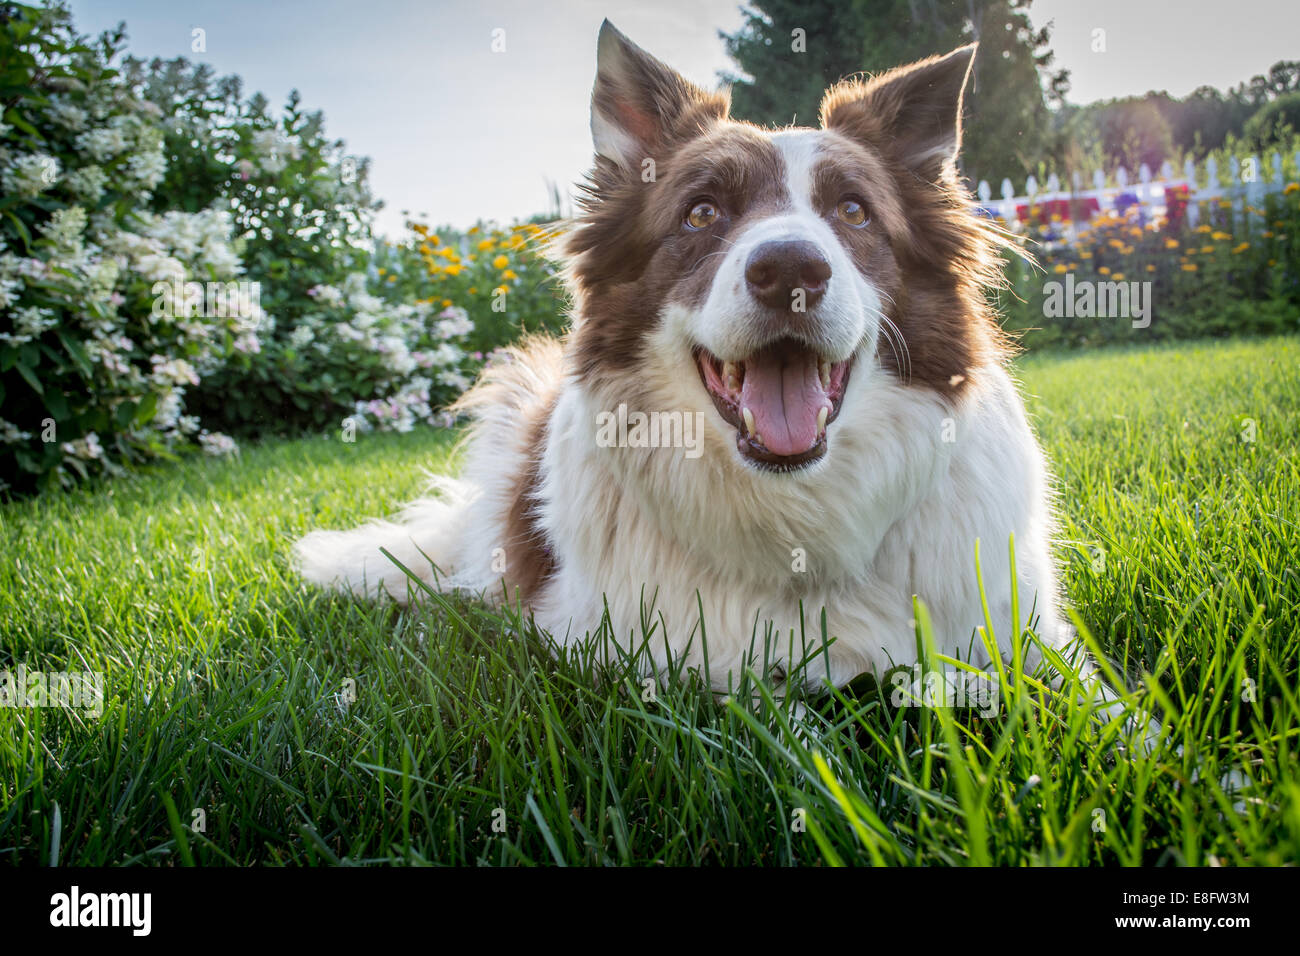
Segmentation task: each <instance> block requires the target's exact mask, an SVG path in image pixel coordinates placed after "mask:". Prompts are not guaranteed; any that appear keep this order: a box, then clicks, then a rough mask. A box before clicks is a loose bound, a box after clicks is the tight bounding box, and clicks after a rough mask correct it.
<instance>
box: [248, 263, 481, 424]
mask: <svg viewBox="0 0 1300 956" xmlns="http://www.w3.org/2000/svg"><path fill="white" fill-rule="evenodd" d="M307 298H308V300H309V302H310V303H311V308H310V311H307V312H305V313H304V314H303V315H302V316H300V318H299V319H298V322H297V324H296V325H295V326H294V328H293V330H292V331H291V332H289V334H288V335H287V336H285V337H284V338H276V339H274V340H272V341H270V342H268V343H267V344H266V347H265V348H264V350H263V351H262V353H260V354H259V355H257V356H251V357H248V358H247V359H246V360H245V361H246V362H247V364H248V365H249V366H250V370H251V371H250V374H251V376H252V377H254V378H258V379H265V380H272V379H274V380H276V381H291V382H294V383H295V388H294V390H293V394H292V401H293V402H294V404H295V405H296V406H297V408H298V409H299V410H300V411H301V413H302V414H303V415H304V416H306V417H308V418H309V419H311V421H312V423H313V424H314V425H315V426H317V427H320V428H338V427H340V426H341V425H342V424H343V422H344V421H346V420H348V419H351V421H352V423H353V424H354V426H355V427H356V429H357V430H360V431H370V430H380V431H409V430H410V429H411V428H413V427H414V426H415V425H416V424H419V423H429V424H436V423H437V422H438V421H439V414H438V409H439V408H440V407H442V406H443V405H445V404H447V403H448V402H449V401H451V400H452V399H454V398H455V397H456V396H457V395H459V394H460V393H461V392H462V391H464V390H465V389H466V388H468V387H469V385H470V378H469V374H468V371H467V369H468V362H469V360H468V358H467V356H466V353H465V350H464V344H465V342H466V339H467V337H468V336H469V334H470V333H471V332H472V331H473V329H474V325H473V323H472V322H471V321H470V320H469V317H468V316H467V315H466V314H465V310H464V309H460V308H454V307H451V308H444V309H441V310H438V309H436V308H435V307H434V306H433V305H432V304H431V303H428V302H417V303H394V302H389V301H386V300H385V299H383V298H381V297H379V296H377V295H375V294H373V293H372V292H371V291H370V290H369V288H368V283H367V279H366V276H365V275H364V274H363V273H353V274H352V275H350V276H348V277H347V278H346V279H345V280H344V281H343V282H342V283H341V285H339V286H333V285H318V286H313V287H312V288H310V289H308V290H307ZM227 401H229V402H231V403H232V404H234V405H236V406H239V405H240V404H241V403H244V402H248V403H249V404H250V406H251V403H252V401H253V400H252V399H249V398H245V397H244V396H241V395H238V394H234V395H230V396H228V397H227ZM235 412H236V413H237V414H238V415H239V416H240V417H249V416H252V415H253V414H255V412H256V409H255V408H253V407H249V408H247V409H241V408H239V407H236V408H235Z"/></svg>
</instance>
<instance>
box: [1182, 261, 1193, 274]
mask: <svg viewBox="0 0 1300 956" xmlns="http://www.w3.org/2000/svg"><path fill="white" fill-rule="evenodd" d="M1183 271H1184V272H1195V271H1196V263H1195V262H1184V263H1183Z"/></svg>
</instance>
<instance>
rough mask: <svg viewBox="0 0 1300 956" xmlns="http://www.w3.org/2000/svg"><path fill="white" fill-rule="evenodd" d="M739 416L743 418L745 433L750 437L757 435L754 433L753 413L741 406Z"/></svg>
mask: <svg viewBox="0 0 1300 956" xmlns="http://www.w3.org/2000/svg"><path fill="white" fill-rule="evenodd" d="M740 417H741V418H743V419H745V434H746V435H749V436H751V437H757V436H755V435H754V413H753V412H751V411H750V410H749V409H748V408H742V409H741V410H740Z"/></svg>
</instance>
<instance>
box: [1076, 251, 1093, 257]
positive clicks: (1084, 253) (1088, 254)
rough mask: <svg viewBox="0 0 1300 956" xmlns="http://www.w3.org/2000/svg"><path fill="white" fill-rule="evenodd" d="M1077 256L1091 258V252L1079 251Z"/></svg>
mask: <svg viewBox="0 0 1300 956" xmlns="http://www.w3.org/2000/svg"><path fill="white" fill-rule="evenodd" d="M1079 258H1080V259H1091V258H1092V253H1091V252H1081V253H1079Z"/></svg>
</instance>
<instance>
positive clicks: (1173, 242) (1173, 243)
mask: <svg viewBox="0 0 1300 956" xmlns="http://www.w3.org/2000/svg"><path fill="white" fill-rule="evenodd" d="M1165 248H1166V249H1177V248H1178V240H1177V239H1166V240H1165Z"/></svg>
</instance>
